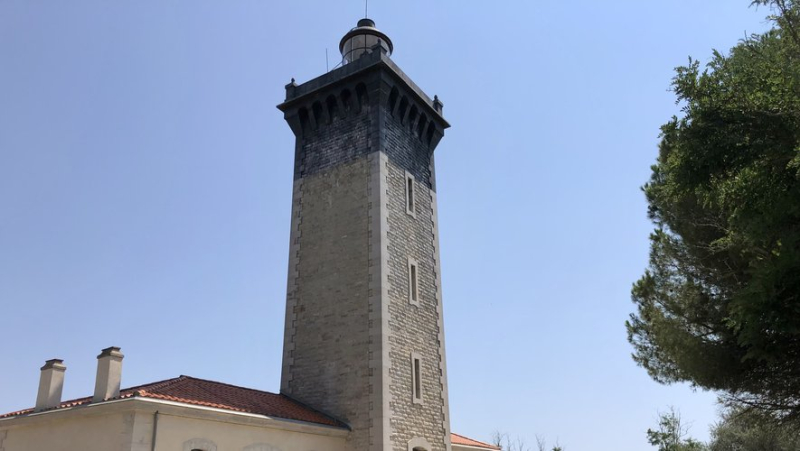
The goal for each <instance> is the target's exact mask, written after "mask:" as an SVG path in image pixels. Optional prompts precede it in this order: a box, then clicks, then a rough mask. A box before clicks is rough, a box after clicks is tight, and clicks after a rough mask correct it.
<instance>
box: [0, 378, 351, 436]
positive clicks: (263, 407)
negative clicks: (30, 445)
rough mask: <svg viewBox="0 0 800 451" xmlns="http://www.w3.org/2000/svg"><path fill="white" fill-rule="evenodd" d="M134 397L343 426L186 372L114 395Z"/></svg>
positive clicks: (275, 398)
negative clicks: (188, 374)
mask: <svg viewBox="0 0 800 451" xmlns="http://www.w3.org/2000/svg"><path fill="white" fill-rule="evenodd" d="M137 397H138V398H153V399H163V400H167V401H174V402H179V403H184V404H192V405H197V406H205V407H214V408H217V409H223V410H232V411H235V412H246V413H253V414H257V415H265V416H270V417H278V418H286V419H290V420H298V421H306V422H309V423H317V424H323V425H326V426H335V427H347V426H346V425H345V424H344V423H342V422H340V421H338V420H336V419H334V418H331V417H329V416H327V415H325V414H323V413H320V412H317V411H316V410H314V409H311V408H310V407H306V406H305V405H303V404H300V403H299V402H297V401H294V400H292V399H291V398H289V397H287V396H284V395H279V394H275V393H269V392H265V391H260V390H253V389H250V388H244V387H237V386H235V385H230V384H223V383H221V382H214V381H209V380H204V379H197V378H194V377H189V376H179V377H176V378H174V379H167V380H164V381H160V382H154V383H152V384H146V385H140V386H138V387H131V388H126V389H124V390H121V391H120V395H119V397H118V398H116V399H125V398H137ZM91 402H92V398H91V397H88V398H80V399H73V400H71V401H64V402H62V403H61V404H59V405H58V406H56V407H54V408H52V409H50V410H56V409H64V408H67V407H75V406H82V405H85V404H90V403H91ZM32 412H33V409H25V410H20V411H17V412H11V413H7V414H5V415H0V418H9V417H14V416H17V415H25V414H29V413H32Z"/></svg>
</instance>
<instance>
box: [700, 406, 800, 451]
mask: <svg viewBox="0 0 800 451" xmlns="http://www.w3.org/2000/svg"><path fill="white" fill-rule="evenodd" d="M711 436H712V439H711V444H710V445H709V447H708V450H709V451H798V450H800V430H798V429H797V428H794V427H791V426H788V425H780V424H777V423H775V421H774V419H772V418H769V417H764V416H763V415H760V414H759V413H758V412H757V411H753V410H751V409H744V408H741V407H739V408H734V409H731V410H729V411H728V412H726V413H725V414H724V415H723V418H722V421H720V422H719V423H718V424H717V425H716V426H715V427H714V429H713V430H712V431H711Z"/></svg>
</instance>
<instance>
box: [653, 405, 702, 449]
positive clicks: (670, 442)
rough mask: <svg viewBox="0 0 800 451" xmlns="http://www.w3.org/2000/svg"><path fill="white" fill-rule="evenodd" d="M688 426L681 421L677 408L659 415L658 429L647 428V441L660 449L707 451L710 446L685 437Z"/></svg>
mask: <svg viewBox="0 0 800 451" xmlns="http://www.w3.org/2000/svg"><path fill="white" fill-rule="evenodd" d="M687 433H688V427H686V426H684V425H683V424H682V423H681V417H680V415H679V414H678V413H677V412H675V409H672V408H670V410H669V412H666V413H662V414H660V415H659V416H658V429H655V430H653V429H648V430H647V441H648V442H649V443H650V444H651V445H653V446H655V447H658V451H706V450H707V449H708V448H707V447H706V446H705V445H704V444H702V443H701V442H698V441H697V440H694V439H692V438H684V437H685V436H686V435H687Z"/></svg>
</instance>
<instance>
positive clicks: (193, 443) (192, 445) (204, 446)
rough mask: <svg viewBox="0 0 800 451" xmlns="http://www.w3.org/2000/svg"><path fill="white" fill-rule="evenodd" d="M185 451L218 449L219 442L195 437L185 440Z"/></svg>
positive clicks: (215, 450) (213, 450)
mask: <svg viewBox="0 0 800 451" xmlns="http://www.w3.org/2000/svg"><path fill="white" fill-rule="evenodd" d="M183 451H217V444H216V443H214V442H212V441H211V440H208V439H204V438H193V439H191V440H187V441H185V442H183Z"/></svg>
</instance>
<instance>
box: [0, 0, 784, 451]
mask: <svg viewBox="0 0 800 451" xmlns="http://www.w3.org/2000/svg"><path fill="white" fill-rule="evenodd" d="M748 5H749V1H747V0H739V1H731V0H705V1H703V2H698V1H694V0H652V1H644V2H643V1H624V0H619V1H606V2H597V1H589V0H577V1H570V2H565V1H537V2H529V1H519V2H513V1H509V2H484V1H480V2H479V1H474V2H473V1H463V0H462V1H455V0H441V1H439V0H437V1H430V0H428V1H421V0H407V1H403V2H397V1H395V2H388V1H381V0H373V1H371V2H370V5H369V15H370V17H371V18H373V19H374V20H375V22H376V23H377V26H378V28H379V29H381V30H382V31H384V32H385V33H387V34H388V35H389V36H390V37H391V38H392V40H393V43H394V54H393V56H392V58H393V60H394V61H395V62H396V63H397V64H398V65H399V66H400V67H401V68H402V69H403V70H404V71H405V72H406V73H407V74H408V75H409V76H410V77H411V78H412V79H413V80H414V81H415V82H416V84H417V85H419V86H420V87H421V88H422V89H423V90H424V91H425V92H427V93H428V94H429V95H430V96H431V97H432V96H433V95H434V94H436V95H438V96H439V98H440V99H441V100H442V101H443V102H444V115H445V117H446V119H447V120H448V121H449V122H450V123H451V124H452V128H450V129H448V130H447V131H446V134H445V137H444V139H443V140H442V141H441V143H440V144H439V147H438V148H437V149H436V164H437V188H438V203H439V226H440V240H441V262H442V284H443V293H444V300H443V304H444V314H445V331H446V337H447V367H448V377H449V390H450V411H451V427H452V430H453V431H454V432H458V433H461V434H463V435H467V436H470V437H474V438H477V439H482V440H489V439H490V438H491V436H492V433H493V432H494V431H501V432H504V433H507V434H509V435H510V436H511V437H519V438H521V439H523V440H525V441H526V442H527V443H528V444H529V445H531V446H532V445H533V444H534V440H535V437H536V436H537V435H538V436H540V437H544V438H546V439H547V441H548V442H549V443H551V444H552V443H555V442H556V441H558V442H559V443H560V444H561V445H563V446H564V447H565V448H566V449H567V450H568V451H577V450H609V451H610V450H614V451H640V450H643V449H650V448H649V445H648V444H647V441H646V437H645V431H646V429H647V428H648V427H652V426H654V425H655V424H656V417H657V415H658V412H659V411H665V410H667V409H668V408H669V406H674V407H675V408H676V409H678V410H679V411H680V412H681V415H682V417H683V420H684V421H686V422H689V423H690V424H691V425H692V428H691V433H692V435H694V436H695V437H697V438H699V439H707V438H708V430H709V426H710V425H711V424H712V423H713V422H714V421H715V418H716V415H717V412H718V407H717V405H716V403H715V400H716V395H715V394H714V393H708V392H703V391H700V390H693V389H692V388H691V387H689V386H687V385H673V386H662V385H659V384H657V383H656V382H654V381H652V380H651V379H650V378H649V377H648V375H647V374H646V372H645V371H644V370H643V369H641V368H639V367H637V366H636V364H635V363H634V362H633V360H632V359H631V357H630V354H631V352H632V348H631V346H630V345H629V344H628V342H627V340H626V332H625V326H624V322H625V320H626V319H627V317H628V315H629V314H630V313H631V312H632V311H633V310H634V305H633V304H632V303H631V301H630V289H631V285H632V283H633V282H634V281H635V280H637V279H638V278H639V277H640V276H641V275H642V273H643V271H644V269H645V267H646V265H647V254H648V234H649V233H650V231H651V230H652V228H653V226H652V224H651V223H650V222H649V221H648V219H647V216H646V208H647V207H646V203H645V199H644V196H643V194H642V192H641V190H640V187H641V185H642V184H644V183H645V182H646V181H647V179H648V177H649V173H650V165H651V164H653V163H654V161H655V157H656V154H657V143H658V134H659V127H660V125H661V124H663V123H665V122H666V121H667V120H668V119H669V118H670V117H671V116H672V115H675V114H680V109H679V106H677V105H676V104H675V96H674V93H672V92H670V91H669V86H670V80H671V78H672V76H673V74H674V68H675V67H676V66H679V65H682V64H685V63H686V62H687V61H688V57H689V56H692V57H695V58H698V59H700V60H701V61H708V59H709V57H710V56H711V54H712V49H719V50H722V51H726V50H728V49H729V48H730V47H732V46H733V45H735V44H736V43H737V42H738V40H740V39H741V38H743V37H744V36H745V35H746V34H748V33H752V32H759V31H763V30H765V29H767V28H768V27H769V23H768V22H766V21H765V19H764V18H765V17H766V15H767V14H768V11H767V10H765V9H763V8H762V9H755V8H749V7H748ZM363 14H364V3H363V1H361V0H358V1H356V0H347V1H337V2H332V1H322V0H318V1H310V0H308V1H305V0H304V1H292V2H275V1H264V0H235V1H225V2H222V1H211V0H171V1H168V2H166V1H161V0H139V1H136V2H133V1H117V2H109V1H106V0H92V1H90V0H71V1H70V2H62V1H56V0H49V1H46V0H36V1H31V0H0V333H2V337H3V338H2V340H0V412H8V411H13V410H17V409H21V408H26V407H30V406H32V405H33V404H34V402H35V397H36V389H37V386H38V378H39V367H40V366H41V365H42V364H43V362H44V361H45V360H47V359H51V358H62V359H64V360H65V365H66V366H67V368H68V370H67V373H66V382H65V388H64V396H63V398H64V399H70V398H75V397H81V396H86V395H89V394H91V392H92V390H93V387H94V376H95V374H94V373H95V369H96V359H95V358H96V356H97V354H98V353H99V351H100V349H102V348H105V347H107V346H112V345H114V346H120V347H122V351H123V353H124V354H125V361H124V368H123V386H133V385H138V384H142V383H148V382H153V381H157V380H161V379H166V378H171V377H175V376H178V375H180V374H186V375H190V376H194V377H200V378H206V379H212V380H217V381H224V382H227V383H231V384H236V385H242V386H246V387H252V388H257V389H262V390H267V391H273V392H277V391H278V389H279V379H280V361H281V347H282V335H283V320H284V308H285V293H286V271H287V269H286V268H287V258H288V245H289V216H290V208H291V192H292V164H293V163H292V159H293V157H294V152H293V149H294V147H293V145H294V144H293V143H294V136H293V135H292V133H291V131H290V130H289V127H288V126H287V125H286V124H285V122H284V120H283V117H282V113H280V112H279V111H278V110H277V109H276V108H275V105H277V104H278V103H280V102H281V101H282V100H283V96H284V85H285V84H286V83H288V82H289V80H290V79H291V78H292V77H294V78H296V79H297V81H298V82H300V83H302V82H304V81H307V80H310V79H312V78H314V77H316V76H318V75H321V74H323V73H324V72H325V71H326V52H327V55H328V67H331V68H332V67H333V66H334V65H335V64H337V63H338V57H337V53H338V52H337V51H338V43H339V39H340V38H341V36H343V35H344V33H345V32H347V31H348V30H349V29H350V28H351V27H353V26H355V23H356V21H357V20H358V19H359V18H361V17H363Z"/></svg>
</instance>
